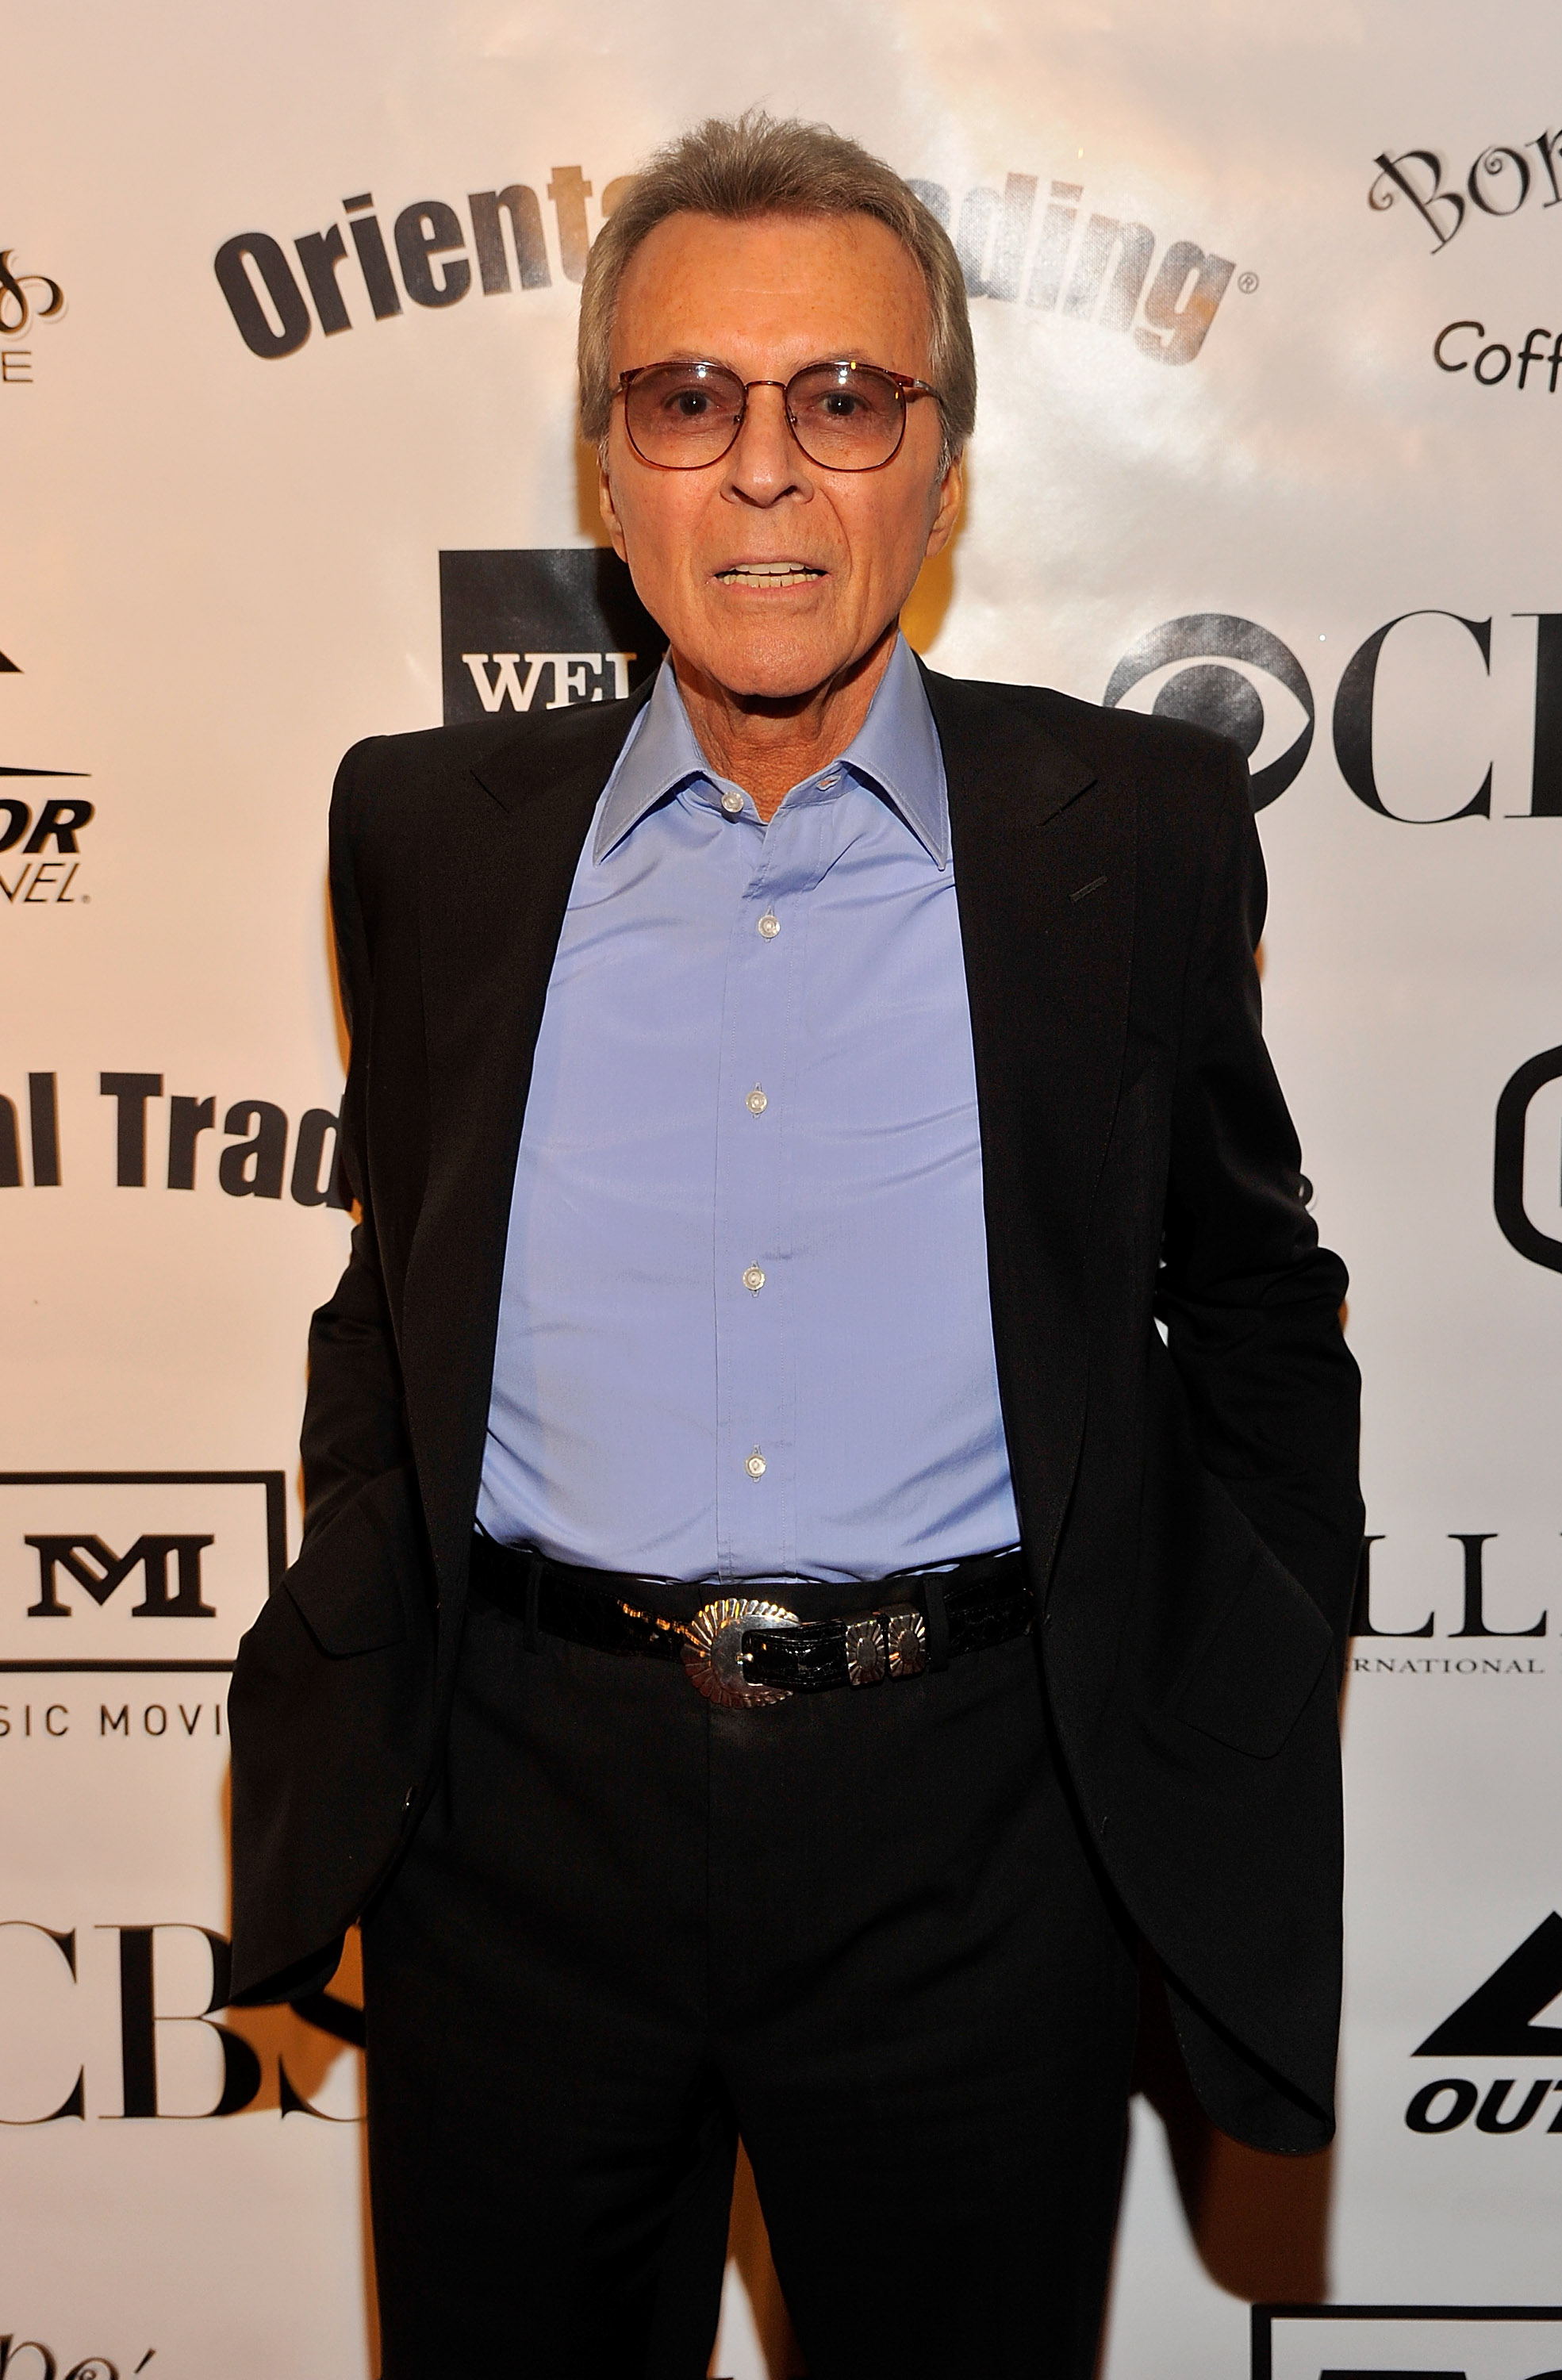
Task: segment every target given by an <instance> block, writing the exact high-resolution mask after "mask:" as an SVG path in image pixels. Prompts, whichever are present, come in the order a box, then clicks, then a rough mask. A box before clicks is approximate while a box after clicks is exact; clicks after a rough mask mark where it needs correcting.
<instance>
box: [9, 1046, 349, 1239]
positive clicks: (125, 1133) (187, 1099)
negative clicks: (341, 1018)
mask: <svg viewBox="0 0 1562 2380" xmlns="http://www.w3.org/2000/svg"><path fill="white" fill-rule="evenodd" d="M97 1091H98V1096H99V1097H100V1098H102V1099H111V1100H112V1101H113V1102H114V1118H115V1123H114V1150H113V1160H112V1161H113V1166H114V1181H115V1184H116V1186H117V1187H118V1188H119V1189H121V1190H144V1189H146V1188H147V1186H148V1184H149V1182H150V1183H151V1184H155V1185H156V1186H157V1187H159V1188H165V1189H169V1190H195V1189H197V1188H198V1187H199V1188H200V1190H201V1191H202V1192H203V1193H206V1194H208V1195H209V1194H210V1193H211V1191H212V1189H219V1190H221V1191H222V1192H223V1193H224V1196H227V1197H229V1198H276V1199H280V1198H281V1196H282V1195H283V1191H284V1187H285V1188H286V1192H287V1196H289V1198H291V1200H292V1201H293V1203H294V1205H295V1206H297V1207H323V1208H332V1209H334V1210H337V1211H341V1210H344V1209H345V1208H349V1207H350V1206H351V1203H352V1201H351V1196H350V1193H349V1190H348V1186H347V1183H346V1179H345V1174H344V1172H343V1169H342V1164H341V1159H340V1154H339V1149H338V1141H339V1135H340V1119H339V1117H338V1115H337V1112H336V1111H335V1110H334V1109H333V1108H306V1109H305V1110H304V1112H303V1113H302V1115H301V1116H300V1117H299V1118H298V1122H297V1126H294V1125H293V1124H292V1123H291V1122H290V1120H289V1118H288V1114H287V1111H286V1109H285V1108H282V1107H279V1106H278V1105H277V1103H276V1101H275V1100H274V1099H235V1100H232V1101H231V1102H230V1101H224V1102H223V1122H222V1130H223V1132H224V1135H226V1138H225V1140H224V1142H223V1143H222V1145H221V1146H220V1147H214V1148H213V1147H212V1146H211V1144H210V1143H206V1142H205V1135H207V1134H208V1133H210V1134H212V1135H215V1134H216V1132H217V1110H218V1100H217V1098H216V1095H215V1093H208V1094H207V1096H206V1097H205V1098H204V1099H202V1098H198V1097H197V1096H196V1095H195V1094H194V1093H191V1092H186V1091H175V1092H174V1093H172V1094H171V1095H170V1096H169V1097H168V1098H167V1099H164V1095H163V1076H162V1075H156V1074H138V1073H128V1072H119V1071H117V1070H115V1071H110V1072H106V1073H103V1074H100V1075H99V1076H98V1080H97ZM23 1111H25V1114H26V1117H27V1126H26V1131H25V1134H24V1131H23V1127H22V1122H21V1116H22V1113H23ZM24 1139H25V1143H26V1147H25V1152H24V1145H23V1144H24ZM203 1143H204V1146H203ZM164 1159H166V1162H165V1163H164ZM63 1179H64V1168H63V1158H62V1148H61V1136H60V1098H59V1078H58V1076H57V1075H54V1074H42V1073H40V1074H31V1075H28V1077H27V1094H26V1098H25V1099H22V1100H18V1099H14V1098H12V1097H11V1096H10V1094H9V1093H6V1092H0V1190H16V1189H20V1188H22V1187H23V1186H24V1185H26V1184H30V1185H31V1186H32V1188H34V1189H38V1190H42V1189H58V1188H59V1186H60V1184H61V1182H62V1180H63Z"/></svg>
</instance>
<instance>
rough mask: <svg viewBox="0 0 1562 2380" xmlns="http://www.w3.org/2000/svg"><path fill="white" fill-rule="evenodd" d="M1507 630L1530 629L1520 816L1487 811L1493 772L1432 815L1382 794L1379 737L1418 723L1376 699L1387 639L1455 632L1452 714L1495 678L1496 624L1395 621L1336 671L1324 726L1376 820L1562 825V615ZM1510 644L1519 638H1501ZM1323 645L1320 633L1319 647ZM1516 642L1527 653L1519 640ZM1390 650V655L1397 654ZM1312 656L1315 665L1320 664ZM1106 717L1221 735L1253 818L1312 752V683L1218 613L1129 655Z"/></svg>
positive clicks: (1506, 673) (1275, 640)
mask: <svg viewBox="0 0 1562 2380" xmlns="http://www.w3.org/2000/svg"><path fill="white" fill-rule="evenodd" d="M1508 618H1509V619H1512V620H1516V621H1518V620H1523V621H1528V620H1533V621H1534V623H1535V637H1534V644H1533V661H1532V663H1531V662H1529V658H1528V654H1526V655H1525V657H1524V661H1523V663H1522V666H1524V667H1525V668H1526V669H1528V670H1531V671H1532V675H1531V678H1530V685H1529V686H1527V687H1526V688H1525V692H1526V694H1527V695H1529V696H1530V697H1531V701H1532V710H1531V717H1532V732H1531V746H1530V753H1529V760H1528V778H1529V782H1528V784H1527V786H1526V787H1525V788H1524V792H1525V795H1526V797H1527V804H1526V807H1524V808H1522V809H1519V808H1508V809H1503V810H1500V811H1499V810H1494V807H1493V770H1492V768H1491V766H1490V765H1488V767H1487V768H1486V770H1485V772H1484V774H1483V776H1482V777H1481V778H1480V780H1479V782H1478V783H1476V784H1475V785H1474V786H1473V787H1472V788H1471V789H1470V790H1469V791H1468V792H1466V791H1464V790H1462V789H1461V790H1460V791H1459V793H1457V794H1456V795H1454V796H1453V797H1452V799H1451V801H1450V805H1449V807H1447V808H1446V809H1443V810H1440V811H1439V812H1437V813H1436V814H1435V816H1432V817H1415V816H1412V815H1410V814H1408V813H1406V812H1405V811H1402V810H1399V809H1396V808H1395V807H1393V806H1392V802H1391V801H1390V799H1389V798H1388V796H1387V795H1386V793H1385V791H1384V786H1383V777H1384V773H1385V771H1384V748H1385V744H1386V739H1388V738H1391V737H1392V736H1393V735H1395V734H1396V733H1397V732H1401V731H1403V730H1404V729H1405V728H1406V727H1407V726H1410V725H1413V724H1416V723H1419V713H1418V718H1417V720H1416V721H1411V720H1408V719H1403V718H1401V717H1400V716H1399V712H1398V711H1397V710H1396V709H1395V707H1394V705H1393V704H1392V703H1391V702H1386V701H1385V700H1384V699H1383V698H1382V695H1381V691H1380V670H1381V664H1382V661H1383V656H1384V652H1385V649H1386V647H1387V646H1388V644H1389V640H1390V638H1391V637H1392V638H1399V637H1404V636H1407V635H1412V636H1413V635H1414V634H1415V633H1416V632H1415V631H1414V629H1413V627H1412V626H1411V624H1412V623H1414V622H1417V621H1422V620H1447V621H1451V622H1452V623H1453V625H1454V626H1455V627H1456V628H1458V629H1459V630H1461V631H1462V632H1463V633H1462V636H1461V637H1459V640H1458V641H1459V649H1460V650H1461V651H1462V653H1463V654H1464V655H1465V657H1466V664H1467V667H1466V674H1464V675H1463V676H1462V677H1461V675H1460V674H1459V672H1458V671H1457V670H1455V669H1448V670H1446V671H1445V672H1444V673H1443V674H1442V679H1441V681H1440V682H1441V683H1443V684H1445V685H1446V686H1447V700H1448V702H1449V705H1450V710H1451V711H1452V712H1453V713H1455V714H1456V715H1457V712H1458V710H1459V709H1461V708H1468V704H1469V699H1470V694H1471V689H1472V687H1475V686H1481V685H1483V683H1486V682H1490V681H1493V680H1494V670H1493V639H1492V630H1493V625H1494V621H1493V618H1492V617H1490V616H1488V617H1487V618H1485V619H1483V620H1482V619H1471V618H1467V617H1466V616H1465V614H1464V613H1461V612H1451V611H1447V610H1446V609H1445V608H1444V607H1443V606H1442V605H1440V604H1430V603H1429V604H1423V605H1420V606H1418V607H1416V608H1415V609H1413V610H1409V611H1405V612H1399V613H1396V614H1395V616H1394V617H1393V619H1391V620H1386V621H1385V622H1384V624H1383V625H1382V626H1381V627H1378V628H1374V630H1373V632H1372V634H1371V636H1370V637H1365V638H1363V640H1362V642H1361V643H1360V644H1359V645H1358V646H1357V647H1356V649H1355V650H1354V651H1353V652H1352V653H1351V654H1350V658H1349V660H1348V661H1347V662H1346V663H1345V665H1344V667H1343V669H1342V670H1341V672H1340V674H1339V678H1338V685H1337V686H1336V690H1335V698H1334V705H1333V710H1332V714H1331V718H1330V741H1331V745H1332V749H1333V754H1334V759H1335V764H1336V766H1337V768H1338V771H1339V773H1340V775H1341V777H1343V779H1344V781H1345V783H1346V784H1347V786H1348V787H1349V788H1350V792H1351V793H1352V794H1353V795H1355V797H1356V799H1357V800H1358V801H1359V802H1360V803H1361V804H1362V807H1363V808H1365V809H1369V810H1371V811H1372V812H1373V814H1374V817H1377V818H1381V819H1387V820H1391V821H1392V822H1393V823H1394V824H1395V825H1397V826H1448V825H1451V824H1453V823H1454V822H1455V821H1456V820H1460V819H1477V818H1478V819H1490V818H1493V817H1502V818H1508V819H1516V818H1525V819H1538V818H1562V613H1556V612H1531V611H1522V612H1517V611H1516V612H1513V613H1509V614H1508ZM1509 634H1510V635H1511V636H1515V637H1516V636H1517V632H1509ZM1328 641H1329V639H1328V635H1327V632H1326V631H1324V632H1321V633H1320V634H1319V635H1318V636H1317V637H1316V643H1317V644H1318V645H1326V644H1327V642H1328ZM1523 641H1524V642H1525V644H1526V645H1527V644H1528V637H1527V635H1526V637H1524V639H1523ZM1398 650H1399V648H1398V647H1396V651H1398ZM1320 658H1321V657H1320ZM1499 662H1500V668H1501V675H1502V677H1504V678H1508V677H1510V676H1511V675H1512V674H1516V670H1515V662H1514V659H1513V657H1511V656H1510V655H1509V652H1508V643H1507V640H1506V639H1505V640H1503V641H1502V643H1501V644H1500V645H1499ZM1102 700H1103V701H1104V702H1105V703H1106V705H1107V706H1108V709H1110V708H1113V707H1115V706H1116V705H1118V704H1120V703H1123V702H1125V701H1126V702H1128V703H1129V704H1130V707H1131V708H1132V709H1134V710H1151V711H1154V712H1155V713H1156V714H1157V715H1158V716H1160V717H1163V718H1173V719H1184V720H1189V721H1192V722H1193V723H1194V724H1195V725H1198V726H1201V727H1207V728H1210V729H1212V730H1213V731H1214V733H1215V734H1216V735H1226V736H1229V738H1230V739H1231V741H1232V742H1233V743H1235V744H1237V745H1239V746H1240V747H1241V750H1242V752H1243V754H1244V756H1245V757H1246V758H1247V759H1249V760H1251V761H1252V762H1253V807H1254V808H1255V809H1262V808H1264V807H1265V805H1266V804H1267V803H1269V802H1273V801H1276V800H1277V799H1278V797H1279V795H1281V794H1283V793H1284V792H1285V791H1286V789H1287V787H1288V786H1289V785H1290V784H1291V783H1294V781H1295V779H1296V778H1297V776H1298V775H1299V774H1300V772H1301V771H1302V765H1303V763H1304V762H1305V760H1306V759H1307V757H1308V755H1309V753H1310V752H1311V750H1312V748H1313V734H1314V721H1315V717H1316V709H1317V705H1316V698H1315V696H1314V689H1313V686H1312V685H1311V683H1310V680H1309V674H1308V672H1307V671H1306V670H1305V669H1304V668H1303V666H1302V662H1301V661H1300V660H1299V658H1298V656H1297V655H1296V653H1295V652H1293V651H1292V650H1291V649H1290V647H1289V646H1288V645H1286V644H1284V643H1282V641H1281V639H1280V638H1279V637H1277V636H1276V635H1274V633H1273V632H1272V631H1271V630H1270V629H1268V628H1265V627H1264V626H1262V625H1260V624H1259V623H1258V622H1257V621H1255V620H1245V619H1241V618H1240V617H1238V616H1237V615H1236V614H1234V613H1225V612H1197V613H1187V614H1185V615H1184V616H1182V617H1181V618H1179V619H1175V620H1166V621H1163V622H1162V623H1161V624H1160V625H1159V626H1158V627H1155V628H1152V629H1150V630H1149V631H1148V632H1147V633H1146V634H1145V635H1144V636H1143V637H1139V638H1138V640H1137V641H1136V642H1135V643H1134V644H1133V645H1132V646H1131V647H1130V648H1129V650H1128V651H1127V652H1126V653H1124V655H1123V656H1122V659H1121V660H1120V662H1118V663H1117V664H1116V666H1115V667H1114V669H1113V670H1112V672H1111V674H1110V675H1109V677H1108V681H1107V686H1106V690H1105V693H1104V694H1103V696H1102Z"/></svg>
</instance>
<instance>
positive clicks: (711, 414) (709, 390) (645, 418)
mask: <svg viewBox="0 0 1562 2380" xmlns="http://www.w3.org/2000/svg"><path fill="white" fill-rule="evenodd" d="M743 406H744V394H743V383H742V381H740V380H739V378H738V376H737V374H736V373H735V372H730V371H727V370H723V369H722V367H721V366H720V365H713V364H658V365H657V366H656V367H655V368H654V370H650V371H648V372H644V373H642V374H641V376H640V378H639V379H638V380H636V381H635V382H633V383H631V386H630V388H629V391H628V394H627V395H626V396H625V398H624V426H625V428H626V429H627V430H628V432H629V436H630V440H631V442H632V443H633V444H634V445H635V447H636V450H637V451H638V452H639V453H640V454H641V455H644V456H645V457H646V460H647V461H648V462H649V463H662V464H666V465H669V466H671V467H672V468H674V469H677V468H696V467H697V466H698V465H699V464H701V463H713V462H714V461H715V460H716V458H717V457H718V456H719V455H724V454H725V453H726V451H727V449H728V447H729V446H730V445H731V444H732V443H733V439H734V438H735V436H736V435H737V426H738V423H739V421H740V419H742V416H743Z"/></svg>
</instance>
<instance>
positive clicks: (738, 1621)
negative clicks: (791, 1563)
mask: <svg viewBox="0 0 1562 2380" xmlns="http://www.w3.org/2000/svg"><path fill="white" fill-rule="evenodd" d="M797 1625H798V1620H797V1614H796V1612H795V1611H788V1609H786V1606H785V1605H784V1604H781V1603H760V1602H757V1601H756V1600H755V1599H754V1597H751V1596H746V1595H745V1596H735V1595H724V1596H722V1597H721V1598H720V1601H719V1602H716V1603H708V1604H706V1606H705V1607H704V1609H702V1610H699V1611H696V1614H695V1616H694V1618H693V1619H692V1620H691V1621H690V1622H689V1624H688V1626H687V1627H686V1628H685V1629H684V1669H685V1670H687V1671H688V1674H689V1676H690V1678H691V1679H692V1680H693V1682H694V1683H695V1684H696V1686H697V1687H698V1688H699V1690H700V1693H701V1694H703V1695H704V1696H705V1698H706V1700H707V1702H712V1703H720V1705H721V1706H722V1708H723V1709H725V1710H759V1709H762V1708H763V1707H764V1706H765V1705H766V1704H768V1703H784V1702H785V1701H787V1699H788V1696H789V1689H788V1688H787V1687H785V1686H761V1685H754V1684H751V1683H750V1682H749V1681H748V1679H747V1678H745V1676H744V1673H743V1632H744V1630H745V1628H795V1627H796V1626H797Z"/></svg>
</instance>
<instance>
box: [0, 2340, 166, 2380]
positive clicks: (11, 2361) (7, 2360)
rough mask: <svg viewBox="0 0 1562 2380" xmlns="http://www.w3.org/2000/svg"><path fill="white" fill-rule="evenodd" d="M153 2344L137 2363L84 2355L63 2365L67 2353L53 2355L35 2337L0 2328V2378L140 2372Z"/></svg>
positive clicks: (49, 2379)
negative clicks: (76, 2360) (22, 2335)
mask: <svg viewBox="0 0 1562 2380" xmlns="http://www.w3.org/2000/svg"><path fill="white" fill-rule="evenodd" d="M156 2353H157V2350H156V2348H155V2347H149V2348H148V2349H147V2350H146V2353H145V2354H144V2355H143V2356H142V2357H141V2359H140V2361H139V2363H131V2362H124V2363H115V2362H112V2361H111V2360H110V2358H109V2357H108V2356H106V2355H84V2356H82V2357H80V2359H79V2361H78V2362H75V2363H71V2364H69V2366H68V2369H67V2355H64V2354H62V2355H56V2353H55V2352H54V2349H53V2348H52V2347H45V2346H44V2344H43V2342H42V2339H39V2338H20V2337H19V2336H18V2333H17V2332H15V2331H12V2330H7V2331H0V2380H120V2374H121V2372H122V2371H123V2372H125V2373H127V2374H135V2373H138V2372H144V2371H145V2370H146V2368H147V2365H148V2364H149V2363H150V2362H151V2359H152V2357H153V2356H154V2355H155V2354H156Z"/></svg>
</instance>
